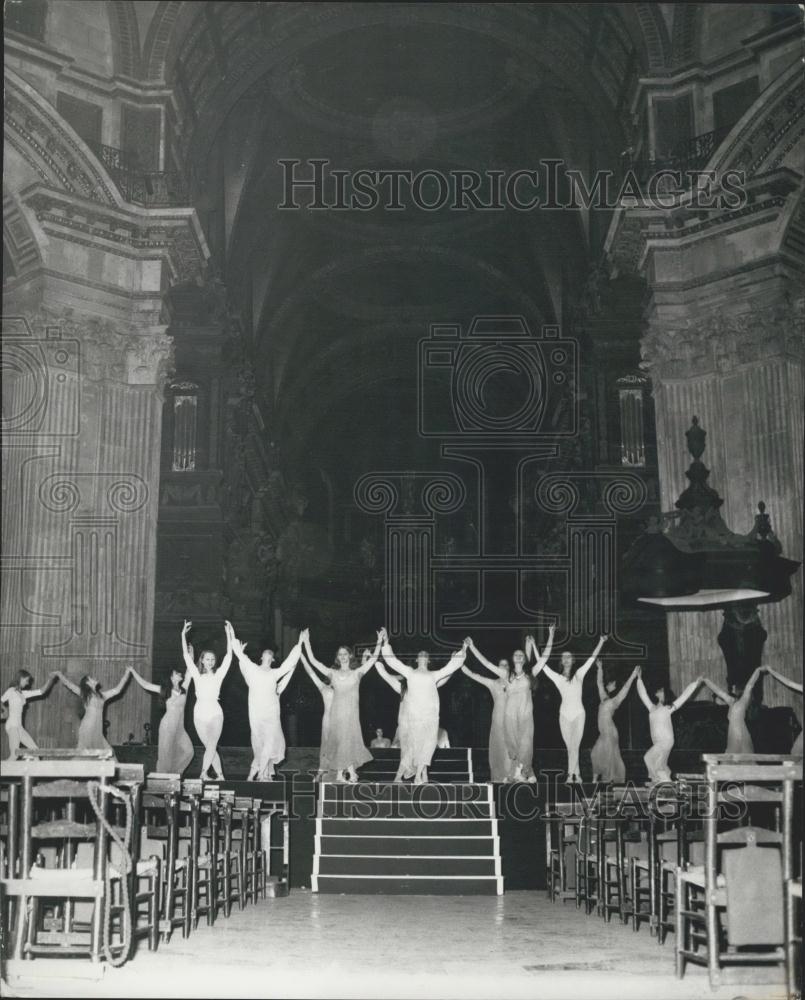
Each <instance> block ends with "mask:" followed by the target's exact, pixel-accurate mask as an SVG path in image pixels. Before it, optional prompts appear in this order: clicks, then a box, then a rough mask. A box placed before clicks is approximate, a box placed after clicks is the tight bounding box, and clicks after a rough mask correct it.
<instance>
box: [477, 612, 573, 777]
mask: <svg viewBox="0 0 805 1000" xmlns="http://www.w3.org/2000/svg"><path fill="white" fill-rule="evenodd" d="M555 631H556V628H555V626H553V625H551V626H550V628H549V629H548V642H547V643H546V644H545V649H544V650H543V651H542V653H540V652H539V650H538V649H537V644H536V643H535V642H534V639H533V636H528V638H527V639H526V648H525V652H523V650H522V649H515V651H514V652H513V653H512V662H511V666H509V664H508V661H506V660H501V661H500V663H499V664H498V665H497V666H496V665H495V664H494V663H492V661H491V660H487V658H486V657H485V656H484V655H483V654H482V653H481V652H480V651H479V650H478V648H477V647H476V645H475V643H474V642H473V641H472V639H468V640H467V645H468V647H469V648H470V649H471V650H472V651H473V653H474V654H475V656H476V657H477V659H478V661H479V662H480V663H482V664H483V665H484V666H485V667H486V669H487V670H491V671H492V673H493V674H497V675H498V677H499V678H500V679H501V680H502V681H504V682H505V684H506V699H505V701H504V702H503V740H504V743H505V745H506V756H507V758H508V761H507V764H506V771H505V775H504V777H503V778H502V779H501V780H502V781H528V782H531V783H532V784H533V783H534V782H536V780H537V778H536V775H535V774H534V702H533V700H532V696H533V691H534V686H533V678H534V677H536V675H537V674H538V673H539V670H540V669H541V667H542V665H544V664H545V663H547V662H548V657H549V656H550V654H551V648H552V647H553V637H554V633H555ZM532 647H533V650H534V654H535V655H536V657H537V662H536V663H535V664H534V666H533V667H532V668H531V675H530V676H529V673H528V670H527V666H528V658H529V656H530V652H531V649H532ZM490 740H491V734H490ZM490 746H491V743H490Z"/></svg>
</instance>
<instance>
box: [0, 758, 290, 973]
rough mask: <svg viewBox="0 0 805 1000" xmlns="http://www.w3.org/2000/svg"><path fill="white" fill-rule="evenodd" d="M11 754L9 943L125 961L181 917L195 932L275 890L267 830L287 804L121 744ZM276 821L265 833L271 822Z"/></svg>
mask: <svg viewBox="0 0 805 1000" xmlns="http://www.w3.org/2000/svg"><path fill="white" fill-rule="evenodd" d="M47 753H48V759H40V754H44V752H39V754H38V753H37V752H34V751H32V752H30V753H29V754H27V759H25V758H23V759H20V760H16V761H11V762H5V763H4V765H3V776H2V782H0V885H2V890H3V893H2V895H3V897H4V901H3V903H2V913H1V914H0V917H1V918H2V926H3V932H4V934H3V937H4V942H6V943H7V946H6V949H5V952H4V954H5V953H6V952H7V954H8V957H9V958H10V959H11V961H13V962H21V961H25V960H29V959H32V958H38V957H46V956H50V957H51V958H54V957H55V958H65V957H76V956H87V957H89V958H90V959H91V960H92V962H99V961H100V960H101V958H102V957H106V958H107V959H109V960H110V961H114V962H115V963H116V964H119V963H120V962H122V961H125V960H127V959H128V958H129V957H130V955H131V953H132V951H133V946H134V945H135V942H137V941H139V940H140V939H142V938H145V939H146V940H147V945H148V947H149V949H152V950H153V949H155V948H157V947H158V944H159V942H160V940H162V941H167V940H168V939H169V938H170V936H171V933H172V932H173V930H174V929H175V928H176V927H179V928H180V929H181V932H182V935H183V936H185V937H186V936H187V935H189V934H190V932H191V931H192V929H193V928H194V927H196V926H197V925H198V923H199V921H200V919H201V918H202V917H204V918H206V921H207V923H208V924H212V923H213V922H214V921H215V919H216V917H218V916H219V915H222V914H223V915H229V913H230V912H231V910H232V907H233V906H237V907H238V908H240V909H243V908H244V907H245V906H246V905H247V903H249V902H256V901H257V900H258V899H261V898H265V897H266V895H267V886H268V881H269V877H270V876H269V859H268V854H267V850H266V849H264V845H263V841H264V836H265V837H266V838H267V839H268V840H270V833H271V825H272V823H273V821H275V819H276V818H277V817H279V818H280V819H281V820H282V821H283V844H282V846H281V848H280V849H281V850H283V872H282V875H283V876H284V878H285V879H287V856H288V839H287V835H288V816H287V809H286V808H285V807H283V806H276V805H272V806H270V807H268V808H267V807H266V806H265V804H264V803H263V802H262V800H260V799H257V798H253V797H251V796H238V795H236V794H235V793H234V792H230V791H225V790H220V789H219V788H218V786H216V785H204V784H203V783H202V782H201V781H182V780H181V779H180V777H179V776H178V775H151V776H149V778H148V780H147V781H145V780H144V776H143V768H142V766H141V765H125V764H119V763H118V762H116V761H115V760H114V759H113V758H112V757H111V754H110V753H106V752H104V751H93V752H88V753H85V754H83V755H81V756H77V755H76V754H74V753H73V754H70V755H67V754H64V755H62V757H61V759H58V752H54V751H48V752H47ZM54 754H55V755H56V757H57V759H52V758H53V755H54ZM266 824H267V830H266V831H265V834H264V827H265V826H266Z"/></svg>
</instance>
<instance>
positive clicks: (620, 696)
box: [612, 667, 640, 708]
mask: <svg viewBox="0 0 805 1000" xmlns="http://www.w3.org/2000/svg"><path fill="white" fill-rule="evenodd" d="M639 671H640V668H639V667H635V668H634V670H633V671H632V672H631V673H630V674H629V676H628V677H627V678H626V680H625V681H624V684H623V687H622V688H621V689H620V691H618V693H617V694H616V695H615V697H614V698H613V699H612V701H613V702H614V704H615V708H618V707H619V706H620V705H622V704H623V703H624V701H625V700H626V696H627V695H628V694H629V691H630V690H631V688H632V684H634V682H635V678H636V677H637V675H638V673H639Z"/></svg>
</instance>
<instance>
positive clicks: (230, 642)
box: [215, 621, 235, 691]
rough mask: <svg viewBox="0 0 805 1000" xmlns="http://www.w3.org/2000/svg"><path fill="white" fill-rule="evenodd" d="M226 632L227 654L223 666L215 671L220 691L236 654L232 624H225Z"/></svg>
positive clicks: (222, 661) (222, 662)
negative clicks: (233, 655)
mask: <svg viewBox="0 0 805 1000" xmlns="http://www.w3.org/2000/svg"><path fill="white" fill-rule="evenodd" d="M224 632H226V652H225V653H224V658H223V660H221V666H220V667H219V668H218V669H217V670H216V671H215V680H216V683H217V684H218V690H219V691H220V690H221V685H222V684H223V683H224V678H225V677H226V675H227V674H228V673H229V668H230V667H231V666H232V654H233V653H234V652H235V630H234V629H233V628H232V623H231V622H227V621H225V622H224Z"/></svg>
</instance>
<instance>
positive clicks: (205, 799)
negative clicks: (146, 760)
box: [138, 775, 284, 940]
mask: <svg viewBox="0 0 805 1000" xmlns="http://www.w3.org/2000/svg"><path fill="white" fill-rule="evenodd" d="M142 813H143V830H142V840H143V844H144V847H145V849H146V850H154V848H155V847H157V848H160V849H161V851H160V854H161V857H160V862H161V868H162V871H163V874H162V878H161V891H160V907H159V913H160V919H159V928H158V930H159V934H160V936H161V938H162V939H163V940H168V939H169V938H170V936H171V934H172V933H173V931H174V930H175V929H176V928H179V929H180V930H181V933H182V936H183V937H187V936H188V935H189V934H190V932H191V930H193V929H194V928H195V927H197V926H198V924H199V921H200V920H201V918H202V917H203V918H205V920H206V922H207V924H209V925H212V924H213V923H214V922H215V919H216V917H217V916H219V915H224V916H229V914H230V912H231V910H232V907H233V906H237V907H238V908H239V909H241V910H242V909H243V908H244V907H245V906H246V904H247V903H249V902H256V901H257V900H258V899H264V898H265V897H266V888H267V882H268V875H269V872H268V868H269V863H268V857H267V852H266V850H265V849H264V848H263V845H262V825H263V822H264V821H265V820H266V819H268V820H269V822H270V820H271V818H272V817H273V816H275V815H278V816H281V815H283V813H284V810H283V809H282V808H279V807H271V808H269V809H268V810H265V809H264V807H263V802H262V800H261V799H258V798H252V797H247V796H239V795H236V794H235V793H234V792H231V791H226V790H222V789H219V788H218V786H216V785H208V786H206V787H205V786H204V785H203V784H202V782H201V781H181V780H180V779H179V777H178V775H150V776H149V778H148V781H147V782H146V785H145V789H144V793H143V800H142ZM146 911H147V908H146ZM148 926H149V924H148V918H147V915H141V919H140V920H139V922H138V934H140V933H143V932H144V928H146V927H148Z"/></svg>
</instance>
